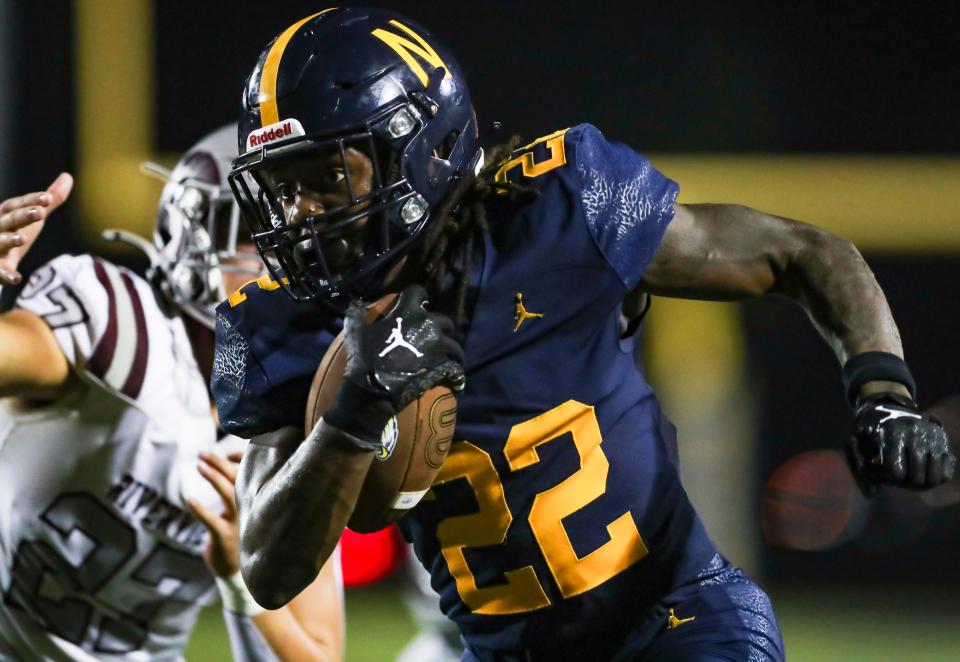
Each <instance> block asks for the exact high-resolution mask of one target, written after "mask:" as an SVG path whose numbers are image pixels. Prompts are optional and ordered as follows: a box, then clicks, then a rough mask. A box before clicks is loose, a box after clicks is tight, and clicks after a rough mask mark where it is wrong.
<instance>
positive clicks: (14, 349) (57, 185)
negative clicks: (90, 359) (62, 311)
mask: <svg viewBox="0 0 960 662" xmlns="http://www.w3.org/2000/svg"><path fill="white" fill-rule="evenodd" d="M72 188H73V178H72V177H71V176H70V175H69V174H67V173H62V174H61V175H60V176H59V177H57V179H56V180H54V182H53V183H52V184H51V185H50V187H49V188H48V189H47V190H46V191H36V192H34V193H28V194H26V195H21V196H18V197H15V198H9V199H7V200H4V201H3V202H2V203H0V285H12V284H16V283H19V282H20V279H21V275H20V272H19V271H18V270H17V269H18V267H19V265H20V261H21V260H22V259H23V256H24V255H25V254H26V253H27V251H28V250H30V247H31V246H32V245H33V242H34V240H35V239H36V238H37V236H38V235H39V234H40V230H41V229H42V228H43V224H44V222H45V220H46V218H47V216H49V215H50V214H51V213H52V212H53V211H54V210H55V209H56V208H57V207H59V206H60V205H61V204H63V202H64V201H65V200H66V199H67V197H68V196H69V195H70V190H71V189H72ZM69 377H70V366H69V364H68V362H67V359H66V357H65V356H64V355H63V352H62V351H61V349H60V346H59V345H58V344H57V341H56V339H55V338H54V336H53V331H51V330H50V327H49V326H48V325H47V324H46V323H45V322H44V321H43V320H42V319H40V318H39V317H38V316H36V315H34V314H33V313H30V312H27V311H25V310H14V311H11V312H9V313H6V314H4V315H2V316H0V397H9V396H24V397H29V398H44V399H49V398H55V397H56V396H57V395H58V394H59V392H60V391H61V389H62V388H63V387H64V385H65V384H66V383H67V382H68V381H69Z"/></svg>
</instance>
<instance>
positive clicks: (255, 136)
mask: <svg viewBox="0 0 960 662" xmlns="http://www.w3.org/2000/svg"><path fill="white" fill-rule="evenodd" d="M302 135H304V131H303V126H302V125H301V124H300V122H299V120H296V119H294V118H292V117H291V118H290V119H286V120H283V121H280V122H276V123H274V124H269V125H267V126H265V127H263V128H262V129H258V130H257V131H251V132H250V134H249V135H248V136H247V151H248V152H249V151H250V150H252V149H253V148H255V147H262V146H263V145H266V144H267V143H272V142H276V141H278V140H284V139H285V138H290V137H291V136H302Z"/></svg>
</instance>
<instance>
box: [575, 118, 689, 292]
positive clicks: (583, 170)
mask: <svg viewBox="0 0 960 662" xmlns="http://www.w3.org/2000/svg"><path fill="white" fill-rule="evenodd" d="M569 134H570V135H568V140H569V141H571V142H573V143H574V149H575V152H576V169H577V177H578V181H579V194H580V195H579V197H580V204H581V207H582V211H583V215H584V217H585V218H586V222H587V226H588V228H589V231H590V234H591V235H592V237H593V240H594V242H596V245H597V248H598V249H599V250H600V252H601V253H602V254H603V257H604V259H605V260H606V262H607V263H608V264H609V265H610V267H611V268H612V269H613V270H614V271H615V272H616V274H617V277H618V278H619V279H620V281H621V283H623V286H624V287H625V288H626V289H627V290H632V289H633V288H634V286H635V285H636V284H637V283H638V282H639V281H640V279H641V278H642V277H643V274H644V272H645V271H646V268H647V265H648V264H649V263H650V260H652V259H653V256H654V253H656V250H657V248H658V247H659V245H660V242H661V240H662V239H663V235H664V233H665V232H666V229H667V226H668V225H669V223H670V221H671V220H672V219H673V203H674V201H675V200H676V197H677V193H678V192H679V190H680V187H679V186H678V185H677V183H676V182H674V181H672V180H670V179H668V178H667V177H665V176H664V175H662V174H661V173H660V172H659V171H658V170H657V169H656V168H654V167H653V165H652V164H651V163H650V160H649V159H648V158H647V157H645V156H643V155H642V154H638V153H637V152H635V151H634V150H633V149H631V148H629V147H627V146H626V145H623V144H621V143H617V142H612V141H608V140H607V139H606V138H604V136H603V134H602V133H600V131H599V130H597V128H596V127H593V126H591V125H589V124H581V125H580V126H577V127H575V128H573V129H571V130H570V132H569Z"/></svg>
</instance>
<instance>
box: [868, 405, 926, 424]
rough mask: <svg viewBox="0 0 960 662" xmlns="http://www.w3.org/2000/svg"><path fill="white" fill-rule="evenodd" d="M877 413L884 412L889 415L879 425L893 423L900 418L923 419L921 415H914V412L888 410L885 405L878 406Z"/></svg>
mask: <svg viewBox="0 0 960 662" xmlns="http://www.w3.org/2000/svg"><path fill="white" fill-rule="evenodd" d="M877 411H883V412H886V413H887V417H886V418H882V419H880V422H879V423H878V424H877V425H881V424H883V423H886V422H887V421H893V420H896V419H898V418H906V417H908V416H909V417H910V418H923V417H922V416H921V415H920V414H914V413H913V412H909V411H901V410H899V409H887V408H886V407H884V406H883V405H878V406H877Z"/></svg>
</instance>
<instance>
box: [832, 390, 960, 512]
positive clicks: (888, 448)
mask: <svg viewBox="0 0 960 662" xmlns="http://www.w3.org/2000/svg"><path fill="white" fill-rule="evenodd" d="M846 452H847V462H848V463H849V464H850V470H851V471H852V472H853V475H854V477H855V478H856V479H857V483H858V484H859V485H860V489H861V490H862V491H863V493H864V494H866V495H867V496H874V495H875V494H876V493H877V492H878V491H879V489H880V485H882V484H885V485H895V486H898V487H907V488H910V489H916V490H925V489H929V488H931V487H936V486H937V485H941V484H942V483H946V482H948V481H949V480H950V479H952V478H953V470H954V467H955V466H956V463H957V458H956V457H954V455H953V453H951V452H950V440H949V439H948V437H947V433H946V432H945V431H944V429H943V426H942V425H941V424H940V421H938V420H937V419H935V418H933V417H932V416H929V415H927V414H925V413H923V412H921V411H920V410H919V409H918V408H917V405H916V403H914V402H913V400H911V399H910V398H908V397H905V396H903V395H899V394H896V393H877V394H875V395H871V396H869V397H867V398H865V399H864V400H862V401H861V402H860V403H859V404H858V405H857V410H856V419H855V421H854V428H853V433H852V434H851V435H850V438H849V439H848V440H847V446H846Z"/></svg>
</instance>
